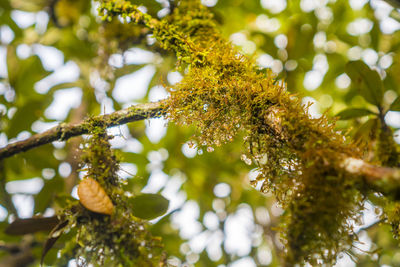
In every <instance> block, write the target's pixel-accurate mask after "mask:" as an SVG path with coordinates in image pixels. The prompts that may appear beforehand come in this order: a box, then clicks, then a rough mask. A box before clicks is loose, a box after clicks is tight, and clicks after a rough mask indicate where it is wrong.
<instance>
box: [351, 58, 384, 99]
mask: <svg viewBox="0 0 400 267" xmlns="http://www.w3.org/2000/svg"><path fill="white" fill-rule="evenodd" d="M345 71H346V74H347V75H348V76H349V77H350V78H351V80H352V82H353V83H354V84H355V85H356V87H357V89H358V91H359V93H360V95H361V96H362V97H363V98H364V99H365V100H366V101H368V102H369V103H371V104H373V105H375V106H380V105H381V103H382V97H383V83H382V80H381V78H380V76H379V74H378V73H377V72H376V71H374V70H371V69H370V68H369V67H368V66H367V64H365V63H364V62H362V61H361V60H357V61H350V62H349V63H347V64H346V66H345Z"/></svg>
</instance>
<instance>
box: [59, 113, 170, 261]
mask: <svg viewBox="0 0 400 267" xmlns="http://www.w3.org/2000/svg"><path fill="white" fill-rule="evenodd" d="M88 130H89V132H90V134H91V137H90V139H89V140H88V141H87V143H85V144H84V147H83V156H82V170H83V171H86V174H85V177H84V178H86V177H90V178H92V179H95V180H96V181H97V182H98V183H99V184H100V185H101V186H102V187H103V189H104V190H105V191H106V193H107V195H108V196H109V197H110V199H111V200H112V202H113V204H114V206H115V210H114V213H113V214H112V215H111V216H108V215H102V214H97V213H94V212H91V211H89V210H87V209H85V208H84V207H83V206H82V205H80V204H77V203H76V202H74V201H72V202H70V203H69V204H68V205H67V206H68V207H66V209H65V210H64V211H63V212H62V218H63V219H66V220H68V222H69V223H68V227H67V228H68V229H69V230H71V231H76V239H75V240H73V241H71V244H68V245H67V246H66V248H65V249H64V253H65V255H66V256H70V257H75V258H76V259H77V260H79V261H80V262H81V263H84V265H86V264H89V263H92V264H94V265H96V266H145V267H147V266H164V264H165V260H166V259H165V256H164V254H163V250H162V243H161V239H160V238H157V237H153V236H152V235H151V233H150V232H149V230H148V226H147V223H146V222H145V221H143V220H141V219H139V218H136V217H134V216H133V215H132V214H131V213H130V212H129V210H130V209H129V206H128V204H127V203H128V202H127V196H126V195H125V192H124V190H123V189H122V186H123V181H122V180H121V179H120V178H119V177H118V175H117V171H118V170H119V163H118V160H117V159H116V156H115V155H114V152H113V151H112V150H111V148H110V144H109V139H110V136H108V135H107V133H106V128H105V126H104V123H102V122H101V121H99V120H96V119H93V120H92V121H90V122H89V129H88Z"/></svg>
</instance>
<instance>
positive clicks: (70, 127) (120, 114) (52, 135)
mask: <svg viewBox="0 0 400 267" xmlns="http://www.w3.org/2000/svg"><path fill="white" fill-rule="evenodd" d="M162 104H163V102H155V103H146V104H139V105H135V106H131V107H129V108H126V109H122V110H119V111H115V112H113V113H111V114H106V115H100V116H96V117H93V118H89V119H86V120H84V121H82V122H80V123H61V124H59V125H58V126H56V127H53V128H51V129H49V130H47V131H45V132H43V133H39V134H35V135H33V136H31V137H29V138H28V139H25V140H22V141H18V142H15V143H11V144H8V145H7V146H5V147H3V148H0V160H1V159H4V158H8V157H11V156H13V155H15V154H17V153H20V152H24V151H28V150H30V149H32V148H35V147H38V146H41V145H45V144H48V143H51V142H54V141H63V140H68V139H69V138H71V137H74V136H79V135H82V134H87V133H89V130H88V129H89V127H90V126H91V125H92V123H93V121H102V122H104V123H105V125H106V127H113V126H118V125H122V124H126V123H128V122H133V121H140V120H144V119H148V118H157V117H161V116H163V115H164V114H165V110H164V109H163V107H162Z"/></svg>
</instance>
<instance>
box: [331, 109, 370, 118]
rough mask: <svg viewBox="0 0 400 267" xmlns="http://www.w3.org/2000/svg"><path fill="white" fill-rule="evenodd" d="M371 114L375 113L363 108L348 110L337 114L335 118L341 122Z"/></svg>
mask: <svg viewBox="0 0 400 267" xmlns="http://www.w3.org/2000/svg"><path fill="white" fill-rule="evenodd" d="M371 114H375V113H373V112H372V111H370V110H368V109H363V108H349V109H345V110H343V111H341V112H339V113H338V114H337V115H336V116H337V117H340V119H341V120H349V119H354V118H359V117H364V116H367V115H371ZM375 115H376V114H375Z"/></svg>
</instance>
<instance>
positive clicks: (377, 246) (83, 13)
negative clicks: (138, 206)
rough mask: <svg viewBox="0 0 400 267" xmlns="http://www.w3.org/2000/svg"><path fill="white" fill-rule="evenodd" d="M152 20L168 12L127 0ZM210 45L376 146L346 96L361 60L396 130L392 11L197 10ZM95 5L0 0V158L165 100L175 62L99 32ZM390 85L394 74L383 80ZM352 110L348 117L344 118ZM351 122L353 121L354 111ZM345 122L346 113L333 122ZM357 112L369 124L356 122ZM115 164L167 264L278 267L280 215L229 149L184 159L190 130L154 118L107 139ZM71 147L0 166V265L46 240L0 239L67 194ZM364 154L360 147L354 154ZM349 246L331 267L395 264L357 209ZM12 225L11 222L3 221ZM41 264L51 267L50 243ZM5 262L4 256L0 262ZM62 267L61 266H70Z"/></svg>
mask: <svg viewBox="0 0 400 267" xmlns="http://www.w3.org/2000/svg"><path fill="white" fill-rule="evenodd" d="M131 2H133V3H135V4H138V5H141V6H142V8H143V9H145V10H146V11H147V13H149V14H151V15H153V16H155V17H157V16H158V17H163V16H166V15H168V13H169V11H170V7H171V6H173V5H174V2H173V1H170V2H168V1H162V0H159V1H155V0H142V1H139V0H131ZM203 4H204V5H206V6H209V7H210V9H211V10H212V11H213V12H214V14H215V18H216V20H217V21H218V23H219V24H220V29H221V32H222V33H223V35H224V36H225V37H226V38H228V39H230V40H231V42H232V43H233V44H234V45H236V46H238V48H239V49H240V51H242V52H243V53H244V54H246V55H248V56H249V57H252V58H254V59H255V60H256V62H257V64H258V65H259V66H260V68H263V69H264V68H270V69H272V71H273V72H274V73H276V75H277V78H278V79H282V80H284V81H285V82H286V83H287V88H288V90H289V91H291V92H293V93H298V94H299V95H300V96H302V97H303V102H304V103H305V104H306V103H310V102H311V103H314V104H313V105H312V106H311V107H310V113H311V115H312V116H316V117H318V116H320V115H321V114H322V113H324V112H327V113H328V114H330V115H332V116H334V115H336V114H338V113H339V112H342V115H343V114H344V115H345V116H343V119H350V120H340V121H339V122H338V128H339V129H342V130H346V131H349V134H350V135H352V136H353V137H354V138H355V139H356V140H357V141H358V142H359V144H360V146H365V147H368V146H370V145H371V143H373V142H374V140H375V139H376V135H375V133H374V131H375V130H376V128H377V123H378V120H377V119H376V115H374V113H378V112H379V110H378V108H377V107H376V106H375V105H373V103H372V104H371V103H369V102H368V101H367V100H366V99H364V98H363V97H362V96H361V95H360V93H359V91H358V90H357V86H352V85H351V80H350V77H349V76H348V75H347V74H346V71H345V65H346V64H347V63H348V62H349V61H353V60H362V61H363V62H365V63H366V64H367V65H368V66H369V67H370V68H372V69H373V70H376V71H378V73H379V74H380V76H381V78H382V80H383V103H382V106H383V107H384V109H385V111H387V110H389V106H390V105H392V106H391V108H390V109H391V111H390V112H388V113H386V117H385V119H386V123H387V124H388V125H389V126H390V127H392V128H393V130H394V135H395V137H394V138H395V140H397V142H400V138H399V137H398V135H399V133H400V131H399V128H400V112H399V111H400V103H397V104H392V103H394V101H395V99H396V98H397V96H398V95H399V94H400V89H399V84H400V76H399V73H400V65H399V62H400V58H399V57H400V54H399V53H398V52H399V49H400V33H399V29H400V23H399V21H398V18H399V17H400V16H399V11H398V10H396V9H394V8H393V7H392V6H390V5H389V4H387V3H386V2H384V1H380V0H374V1H372V0H371V1H366V0H365V1H364V0H350V1H342V0H301V1H286V0H261V1H260V0H246V1H244V0H229V1H228V0H203ZM97 6H98V3H96V2H90V1H78V0H31V1H23V0H0V119H1V122H0V123H1V124H0V127H1V133H0V146H5V145H6V144H7V143H9V142H12V141H15V140H23V139H25V138H27V137H29V136H31V135H32V134H35V133H39V132H43V131H44V130H46V129H48V128H49V127H52V126H55V125H57V124H58V123H60V122H78V121H80V120H82V119H84V118H86V117H87V116H89V115H97V114H102V113H109V112H112V111H114V110H119V109H121V108H123V107H127V106H129V105H132V104H135V103H144V102H149V101H157V100H160V99H162V98H165V97H166V96H167V92H166V90H165V89H164V86H165V85H169V84H174V83H176V82H178V81H179V80H180V79H181V77H182V74H181V73H179V72H178V71H177V69H176V67H175V62H176V59H175V57H174V56H173V55H172V54H171V53H169V52H167V51H164V50H162V49H161V48H159V47H158V46H157V44H156V43H155V41H154V39H153V38H152V37H151V34H150V33H149V32H148V29H146V28H144V27H141V26H137V25H130V24H122V23H120V22H118V21H115V20H114V21H112V22H103V21H101V19H100V18H99V17H98V16H97V10H96V7H97ZM396 73H397V74H396ZM397 102H398V101H397ZM351 109H353V110H351ZM354 109H357V110H364V112H363V111H361V112H360V111H358V112H356V111H354ZM346 110H350V111H347V113H346V112H345V113H343V112H344V111H346ZM365 110H369V111H370V112H366V111H365ZM109 132H110V134H112V135H114V136H115V137H114V139H113V140H112V141H111V142H112V145H113V147H114V148H115V149H117V154H118V156H119V157H120V159H121V162H122V164H121V167H122V171H121V172H120V176H121V177H123V178H124V179H126V181H127V186H128V187H129V188H131V190H132V192H134V193H139V192H146V193H161V194H162V195H163V196H165V197H166V198H168V199H169V200H170V207H169V211H168V212H167V214H166V215H165V216H163V217H162V218H159V219H156V220H154V221H153V223H154V224H153V225H152V227H151V230H152V231H153V233H154V234H155V235H159V236H162V238H163V242H164V244H165V250H166V251H167V253H168V255H169V257H170V258H169V263H170V264H171V265H172V266H181V265H182V266H193V265H195V266H235V267H237V266H281V262H280V259H281V257H280V254H281V253H282V250H283V248H282V244H281V243H280V241H279V236H278V235H277V233H276V232H275V230H274V229H275V228H274V227H277V225H278V223H279V215H280V214H281V213H282V210H281V209H280V208H279V207H277V206H276V204H275V200H274V199H273V197H272V196H271V195H268V194H261V193H259V192H258V190H257V188H253V187H251V186H250V181H252V180H254V179H255V177H256V176H257V172H256V170H255V169H254V166H251V165H247V164H246V163H245V162H243V161H241V160H240V158H241V153H242V148H241V147H242V142H243V141H242V140H241V139H240V138H237V140H235V141H234V142H233V143H231V144H229V145H226V146H224V147H220V148H218V149H216V150H215V151H213V152H211V153H210V152H207V151H202V150H198V149H196V148H190V147H189V145H188V143H187V141H188V140H189V138H190V136H191V135H192V134H193V129H191V128H177V127H175V126H174V125H172V124H168V123H167V121H165V120H163V119H152V120H148V121H141V122H135V123H130V124H129V125H124V126H121V127H116V128H113V129H110V130H109ZM80 141H81V138H80V137H79V138H74V139H71V140H69V141H67V142H54V143H52V144H49V145H45V146H42V147H40V148H36V149H33V150H31V151H29V152H26V153H20V154H18V155H16V156H13V157H11V158H8V159H6V160H4V162H3V163H2V168H1V172H2V173H1V174H0V179H1V180H0V183H1V185H0V187H1V189H0V192H1V199H0V201H1V202H0V247H1V248H0V266H2V265H1V264H2V262H6V260H7V259H8V257H10V255H11V256H12V253H11V252H10V251H8V250H7V249H6V248H7V245H9V244H17V245H18V244H20V245H25V246H27V247H28V248H29V249H31V251H32V253H33V255H34V258H35V259H36V261H34V266H38V265H39V262H38V259H40V255H41V249H42V246H43V242H44V241H45V240H46V237H47V234H48V233H36V234H34V235H25V236H23V237H15V236H10V235H6V234H4V231H3V230H4V229H5V227H6V226H7V225H8V223H9V222H11V221H12V220H13V219H15V218H16V216H18V217H20V218H29V217H32V216H33V215H35V216H36V215H44V216H51V215H53V214H54V213H55V211H56V210H57V208H58V206H57V204H56V201H55V200H56V198H57V196H61V195H63V194H70V193H71V192H72V195H73V196H76V187H75V185H76V183H77V181H78V180H79V173H78V164H77V163H78V160H79V150H78V147H79V143H80ZM366 150H367V149H366ZM366 207H367V208H366V210H365V215H364V219H365V221H364V227H362V228H360V229H359V231H358V232H359V239H360V242H359V243H357V244H355V245H356V247H358V248H359V249H354V251H353V252H352V253H349V254H348V255H342V257H340V259H339V262H338V264H337V265H338V266H355V265H356V263H355V262H357V266H400V250H399V249H398V242H397V241H395V240H394V239H393V238H392V233H391V229H390V227H388V226H387V225H384V226H382V227H378V224H376V222H377V221H379V220H380V218H379V216H380V214H381V211H380V210H379V209H377V208H375V206H374V205H373V204H372V203H371V202H367V203H366ZM15 213H17V214H15ZM68 238H74V237H73V235H72V234H71V233H70V234H67V235H65V236H63V237H62V239H61V240H60V241H59V242H58V243H57V244H56V245H55V248H56V249H53V250H52V251H50V252H49V254H48V256H47V257H46V262H45V263H46V264H48V265H52V264H51V263H52V261H54V259H55V257H57V248H61V247H62V244H63V239H64V241H65V240H68ZM14 256H15V255H14ZM69 264H70V266H75V265H74V264H75V263H74V261H73V260H72V261H71V262H70V263H69Z"/></svg>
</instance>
